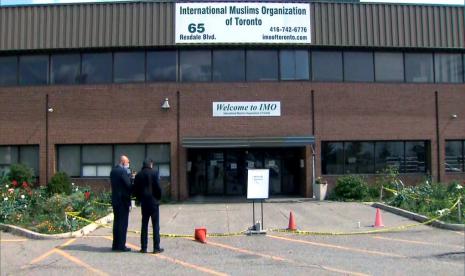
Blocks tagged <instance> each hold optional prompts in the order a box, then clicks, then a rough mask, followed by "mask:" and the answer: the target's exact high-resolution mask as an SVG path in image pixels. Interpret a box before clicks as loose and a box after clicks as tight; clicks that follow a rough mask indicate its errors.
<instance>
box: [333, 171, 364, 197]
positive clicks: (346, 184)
mask: <svg viewBox="0 0 465 276" xmlns="http://www.w3.org/2000/svg"><path fill="white" fill-rule="evenodd" d="M334 193H335V196H336V197H337V198H339V199H343V200H345V199H356V200H361V199H364V198H366V197H367V196H368V184H367V183H366V181H365V180H364V179H363V178H362V177H360V176H356V175H347V176H342V177H339V178H338V179H337V181H336V188H335V189H334Z"/></svg>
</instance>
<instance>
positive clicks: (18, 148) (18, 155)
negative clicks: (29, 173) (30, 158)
mask: <svg viewBox="0 0 465 276" xmlns="http://www.w3.org/2000/svg"><path fill="white" fill-rule="evenodd" d="M0 147H13V148H16V159H17V162H15V163H0V167H8V168H11V166H12V165H14V164H23V163H22V159H23V158H22V155H21V148H25V147H32V148H36V149H37V164H36V166H37V170H35V168H32V169H33V170H34V174H35V175H34V177H35V178H36V179H39V175H40V145H38V144H32V145H0Z"/></svg>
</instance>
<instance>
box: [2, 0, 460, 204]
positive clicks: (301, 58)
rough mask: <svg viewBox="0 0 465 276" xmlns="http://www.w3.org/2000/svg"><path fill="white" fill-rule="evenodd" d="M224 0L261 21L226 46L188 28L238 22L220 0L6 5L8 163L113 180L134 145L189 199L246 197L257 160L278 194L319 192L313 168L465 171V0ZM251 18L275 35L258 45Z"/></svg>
mask: <svg viewBox="0 0 465 276" xmlns="http://www.w3.org/2000/svg"><path fill="white" fill-rule="evenodd" d="M216 4H218V3H216ZM195 5H199V6H195ZM220 5H222V6H224V8H225V10H224V11H223V12H225V13H228V12H229V13H231V12H237V13H238V14H240V12H238V11H237V10H240V8H244V10H243V11H244V12H243V13H241V14H240V16H241V18H244V20H248V19H249V17H250V18H251V19H250V21H247V22H248V23H247V22H246V21H244V22H246V23H244V24H245V25H246V26H237V25H240V24H241V23H239V22H240V21H237V22H235V20H234V21H231V23H232V24H233V25H234V24H236V26H235V27H236V29H232V30H231V31H230V32H224V31H223V32H221V31H218V32H217V33H214V32H211V33H210V34H209V35H212V34H213V35H216V37H215V38H213V39H214V40H215V39H219V40H220V41H219V42H217V41H213V40H209V39H210V38H208V37H207V38H204V37H203V34H204V32H206V33H209V32H210V31H211V30H212V29H213V26H212V25H211V24H210V25H208V24H209V23H201V22H202V21H192V22H194V23H191V24H194V25H193V26H192V25H189V26H190V27H189V28H191V29H188V28H185V29H181V28H182V26H184V25H182V24H184V21H182V20H190V19H192V18H195V19H196V20H197V19H199V18H200V19H199V20H206V21H208V20H207V18H211V19H212V20H216V19H215V18H220V17H221V16H226V15H225V14H221V10H220V8H218V10H217V11H212V10H213V9H214V8H215V7H216V6H215V3H207V2H202V3H197V4H194V3H175V2H174V1H157V2H129V3H86V4H64V5H35V6H16V7H7V6H4V7H0V103H1V104H0V106H1V108H0V170H1V171H7V170H8V168H9V166H11V164H14V163H18V162H19V163H25V164H28V165H29V166H31V167H33V168H34V169H35V172H36V174H37V176H38V179H39V182H40V183H41V184H43V185H45V184H46V183H47V179H50V177H51V176H52V175H53V174H54V173H55V172H57V171H65V172H67V173H68V174H69V175H71V176H72V177H73V179H74V181H75V182H77V183H82V184H84V185H89V186H92V187H94V188H98V189H109V184H108V182H109V180H108V175H109V171H110V169H111V167H112V166H113V165H114V164H115V163H116V160H117V159H118V156H119V155H120V154H123V153H124V154H127V155H128V156H129V157H130V158H131V160H132V164H131V165H132V167H133V168H134V169H138V168H139V167H140V165H141V163H142V160H143V159H144V158H145V157H151V158H153V159H154V160H155V161H156V164H157V168H158V170H159V171H160V175H161V178H162V180H163V183H164V186H165V192H166V193H167V194H168V195H170V196H171V197H172V198H174V199H185V198H188V197H190V196H196V195H221V196H229V195H234V196H243V195H245V192H246V175H247V169H248V168H249V169H250V168H268V169H270V193H271V195H272V196H273V195H301V196H305V197H312V196H313V188H312V182H313V179H314V177H313V171H315V175H316V176H320V175H321V176H323V177H325V178H326V179H328V181H329V184H330V188H331V187H333V185H334V183H335V179H336V178H337V177H338V176H340V175H344V174H361V175H366V176H367V177H368V178H372V177H373V176H374V175H375V174H376V173H377V172H379V171H381V170H382V169H383V168H385V167H386V166H395V167H397V168H398V169H399V171H400V172H401V174H402V178H403V179H405V180H406V181H407V182H408V183H415V182H416V181H418V180H420V179H423V178H424V177H427V176H429V175H431V176H432V177H433V178H434V179H435V180H438V181H444V182H446V181H451V180H454V179H456V180H460V181H463V180H465V168H464V155H465V153H464V151H465V112H464V110H465V108H464V106H465V84H464V78H465V76H464V72H465V70H464V66H465V56H464V54H465V34H464V29H465V27H464V8H463V7H460V6H439V5H402V4H370V3H365V4H361V3H345V2H344V1H341V2H308V1H300V2H299V3H284V4H276V3H270V2H266V3H265V2H262V3H253V2H240V3H221V4H220ZM273 5H280V6H279V7H278V8H277V9H275V6H273ZM183 6H184V8H185V9H187V10H185V12H186V13H187V16H188V17H186V14H182V12H181V8H182V7H183ZM232 6H237V7H236V8H237V10H234V8H231V7H232ZM198 7H200V9H199V10H197V8H198ZM202 7H203V8H204V10H202ZM207 7H210V8H209V9H207ZM293 8H295V9H294V10H293V11H292V9H293ZM255 9H256V10H255ZM286 9H287V10H286ZM254 10H255V11H256V13H255V11H254ZM270 12H271V13H275V14H274V15H273V16H271V15H270ZM288 12H289V13H291V14H288V15H286V14H280V13H288ZM199 13H200V14H199ZM217 13H220V14H217ZM292 13H294V14H292ZM244 14H245V15H244ZM228 16H229V15H228ZM228 16H226V17H225V18H226V19H227V18H229V17H228ZM290 17H292V18H294V19H295V18H297V19H296V20H297V21H296V22H297V23H296V24H301V25H293V26H291V27H289V26H285V25H280V24H284V23H282V22H287V21H286V20H287V19H289V18H290ZM182 18H184V19H182ZM185 18H188V19H185ZM189 18H190V19H189ZM230 18H233V19H234V18H235V17H234V16H231V17H230ZM270 18H271V19H270ZM302 18H303V19H302ZM252 19H256V20H261V21H260V22H262V21H263V22H262V23H261V24H262V25H263V26H271V27H269V31H270V32H273V33H272V34H270V35H269V36H267V37H265V35H261V36H260V39H261V40H260V41H255V40H253V41H252V42H247V41H246V39H248V37H249V34H253V33H254V32H255V29H253V28H254V27H255V26H253V24H255V23H252ZM192 20H194V19H192ZM270 20H271V21H270ZM274 20H275V21H274ZM280 20H284V21H280ZM291 21H292V20H291ZM255 22H258V21H255ZM304 23H305V24H304ZM199 24H204V25H199ZM247 24H249V25H247ZM267 24H268V25H267ZM270 24H271V25H270ZM222 27H224V26H222ZM177 28H178V29H177ZM202 28H204V30H202ZM241 28H242V29H241ZM307 28H308V30H307ZM186 30H187V31H189V32H190V33H191V34H192V35H195V34H198V35H199V37H200V40H199V41H192V40H184V41H182V39H180V38H181V36H182V35H183V34H182V32H186ZM220 30H221V28H220ZM222 34H223V35H224V34H227V35H228V36H226V38H224V39H225V40H221V39H223V38H221V35H222ZM188 35H190V34H189V33H187V35H185V36H186V37H187V36H188ZM297 36H299V37H301V38H303V39H302V41H296V43H293V42H290V41H289V40H290V39H294V38H295V37H297ZM283 37H284V38H283ZM281 38H283V39H284V40H280V41H273V40H271V39H278V40H279V39H281ZM188 39H190V38H188ZM265 39H268V40H267V41H264V40H265ZM270 41H271V42H270ZM254 108H255V109H257V108H258V110H259V111H260V110H262V111H263V112H252V111H254ZM313 157H314V161H313Z"/></svg>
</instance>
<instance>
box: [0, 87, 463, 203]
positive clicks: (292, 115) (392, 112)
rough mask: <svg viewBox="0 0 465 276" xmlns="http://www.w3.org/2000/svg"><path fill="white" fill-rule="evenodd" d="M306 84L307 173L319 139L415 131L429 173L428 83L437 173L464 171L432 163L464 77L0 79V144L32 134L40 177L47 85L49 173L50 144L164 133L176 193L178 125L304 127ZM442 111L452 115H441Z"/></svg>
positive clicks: (299, 130)
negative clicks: (241, 113) (425, 148)
mask: <svg viewBox="0 0 465 276" xmlns="http://www.w3.org/2000/svg"><path fill="white" fill-rule="evenodd" d="M312 90H314V95H315V97H314V100H315V102H314V103H315V110H314V112H315V128H316V131H315V137H316V154H317V155H316V157H317V162H316V168H317V170H316V174H317V175H320V174H321V173H320V172H321V164H320V162H319V160H320V157H321V151H320V150H321V149H320V145H321V141H327V140H341V141H342V140H410V139H420V140H429V141H430V142H431V150H432V173H433V175H434V176H437V169H436V167H437V158H436V156H437V155H436V119H435V98H434V92H435V91H438V96H439V118H440V120H439V125H440V127H439V129H440V139H439V140H440V143H441V144H440V149H441V150H440V153H441V156H440V163H441V176H442V179H443V180H450V179H453V178H458V179H461V180H464V179H465V174H454V175H449V174H447V175H446V174H445V173H444V168H443V164H442V163H443V161H442V160H443V158H444V140H445V139H465V113H464V110H465V109H464V108H463V107H464V106H465V85H437V84H418V85H416V84H379V83H376V84H366V83H339V84H334V83H312V82H279V83H277V82H262V83H234V84H229V83H184V84H177V83H173V84H125V85H116V84H111V85H92V86H91V85H81V86H43V87H20V88H5V87H4V88H0V103H1V108H0V145H12V144H40V153H41V158H40V165H41V166H40V178H41V182H42V184H44V183H45V181H44V179H45V110H46V108H45V96H46V94H48V95H49V102H50V106H51V107H53V108H54V112H53V113H49V133H48V134H49V144H50V149H49V156H50V160H49V166H50V169H49V177H50V176H51V175H53V173H54V171H55V163H56V160H55V156H56V153H55V145H57V144H86V143H92V144H93V143H111V144H113V143H159V142H160V143H171V159H172V162H171V186H170V189H171V195H172V196H173V198H175V199H177V198H178V195H179V198H186V197H187V196H188V187H187V183H186V165H185V164H186V150H185V149H184V148H182V147H178V139H177V137H178V131H179V137H180V138H181V139H182V138H183V137H229V136H293V135H312V105H311V91H312ZM177 91H179V96H180V97H179V100H180V103H178V101H177ZM166 97H167V98H169V103H170V105H171V108H170V109H169V110H167V111H166V110H162V109H161V107H160V106H161V104H162V102H163V99H164V98H166ZM213 101H280V102H281V115H282V116H281V117H236V118H217V117H216V118H213V117H212V102H213ZM178 104H179V105H180V109H179V110H178ZM178 112H179V118H180V121H179V126H180V127H179V129H178V128H177V123H178V122H177V116H178ZM452 113H453V114H457V115H458V117H457V119H453V120H452V119H451V118H450V114H452ZM305 156H306V166H307V169H306V170H305V175H307V176H308V177H307V181H306V184H305V185H306V187H301V188H302V189H301V191H302V193H303V194H304V195H306V196H311V194H312V191H311V182H310V176H311V152H310V150H309V149H307V150H306V152H305ZM178 164H179V168H178ZM178 175H179V180H180V182H178ZM81 181H82V180H81ZM89 182H92V181H89ZM97 182H98V181H97ZM98 185H104V184H98Z"/></svg>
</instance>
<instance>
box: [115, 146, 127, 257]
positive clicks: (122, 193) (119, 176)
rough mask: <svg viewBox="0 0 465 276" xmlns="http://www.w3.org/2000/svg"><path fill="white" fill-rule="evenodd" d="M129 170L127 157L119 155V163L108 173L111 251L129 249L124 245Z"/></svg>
mask: <svg viewBox="0 0 465 276" xmlns="http://www.w3.org/2000/svg"><path fill="white" fill-rule="evenodd" d="M130 175H131V172H130V170H129V158H128V157H127V156H125V155H122V156H121V157H120V161H119V164H118V165H116V166H115V167H114V168H113V169H112V170H111V173H110V180H111V205H112V207H113V214H114V220H113V245H112V247H111V249H112V250H113V251H120V252H125V251H131V249H130V248H128V247H126V235H127V231H128V219H129V206H131V186H132V185H131V180H130Z"/></svg>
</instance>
